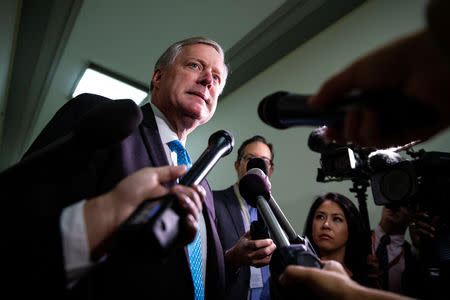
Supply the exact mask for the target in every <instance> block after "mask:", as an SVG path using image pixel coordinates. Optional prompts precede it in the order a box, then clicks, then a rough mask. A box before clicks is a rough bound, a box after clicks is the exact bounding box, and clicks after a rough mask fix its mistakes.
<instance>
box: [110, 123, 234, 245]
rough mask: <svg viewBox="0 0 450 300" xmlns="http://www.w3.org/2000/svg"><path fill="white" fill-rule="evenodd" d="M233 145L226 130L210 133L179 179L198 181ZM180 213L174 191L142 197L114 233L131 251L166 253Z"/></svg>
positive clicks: (183, 182) (174, 233) (176, 234)
mask: <svg viewBox="0 0 450 300" xmlns="http://www.w3.org/2000/svg"><path fill="white" fill-rule="evenodd" d="M233 147H234V137H233V135H232V134H231V133H230V132H229V131H226V130H219V131H217V132H215V133H213V134H212V135H211V136H210V138H209V140H208V146H207V148H206V149H205V150H204V152H203V153H202V154H201V155H200V157H199V158H198V159H197V161H196V162H195V163H194V164H193V165H192V167H191V168H190V169H189V171H188V172H187V173H186V174H185V175H184V176H183V177H182V178H181V179H180V182H179V183H180V184H182V185H185V186H191V185H192V184H199V183H200V182H201V181H202V180H203V179H204V178H205V177H206V175H207V174H208V173H209V171H210V170H211V169H212V167H214V165H215V164H216V163H217V161H218V160H219V159H220V158H221V157H224V156H226V155H228V154H230V153H231V151H232V150H233ZM180 214H182V213H181V209H180V208H179V207H178V199H177V196H176V195H174V194H167V195H165V196H163V197H161V198H159V199H148V200H145V201H144V202H142V203H141V204H140V205H139V206H138V207H137V208H136V210H135V211H134V212H133V213H132V214H131V215H130V216H129V217H128V219H127V220H125V222H124V223H123V224H122V225H121V227H120V229H119V234H118V237H119V240H120V244H122V245H125V246H126V247H127V248H128V250H131V251H135V250H136V251H137V250H139V249H141V250H142V249H148V248H152V249H153V250H154V251H157V252H158V253H166V252H167V251H168V250H169V249H171V248H172V246H173V245H174V243H175V240H176V239H177V237H178V235H179V220H180Z"/></svg>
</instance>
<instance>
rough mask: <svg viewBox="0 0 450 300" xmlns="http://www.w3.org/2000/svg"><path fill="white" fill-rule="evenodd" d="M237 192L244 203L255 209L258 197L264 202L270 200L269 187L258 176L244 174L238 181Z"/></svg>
mask: <svg viewBox="0 0 450 300" xmlns="http://www.w3.org/2000/svg"><path fill="white" fill-rule="evenodd" d="M239 192H240V193H241V195H242V197H244V199H245V201H247V203H248V204H250V205H251V206H253V207H256V202H257V201H256V200H257V198H258V196H263V197H264V198H265V199H266V200H269V199H270V187H269V185H268V184H267V181H266V180H265V179H264V178H263V177H262V176H260V175H258V174H252V173H249V174H246V175H245V176H243V177H242V178H241V180H240V181H239Z"/></svg>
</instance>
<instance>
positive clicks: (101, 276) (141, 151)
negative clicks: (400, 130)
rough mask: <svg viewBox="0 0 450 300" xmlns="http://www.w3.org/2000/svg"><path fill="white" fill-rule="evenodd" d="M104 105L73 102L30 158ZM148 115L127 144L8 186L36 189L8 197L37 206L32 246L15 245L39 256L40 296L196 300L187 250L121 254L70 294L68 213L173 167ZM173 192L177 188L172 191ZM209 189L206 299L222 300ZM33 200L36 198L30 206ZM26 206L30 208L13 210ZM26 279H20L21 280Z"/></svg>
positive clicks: (71, 157)
mask: <svg viewBox="0 0 450 300" xmlns="http://www.w3.org/2000/svg"><path fill="white" fill-rule="evenodd" d="M104 101H110V100H109V99H107V98H104V97H100V96H97V95H92V94H83V95H80V96H78V97H76V98H74V99H72V100H70V101H69V102H67V103H66V104H65V105H64V106H63V107H62V108H61V109H60V110H59V111H58V112H57V113H56V114H55V116H54V117H53V118H52V120H51V121H50V122H49V124H48V125H47V126H46V127H45V128H44V130H43V131H42V132H41V134H40V135H39V136H38V138H37V139H36V140H35V142H34V143H33V144H32V146H31V147H30V148H29V150H28V151H27V153H26V155H25V157H27V156H29V155H30V154H32V153H33V152H35V151H38V150H40V149H42V148H43V147H44V146H47V145H48V144H51V143H52V142H54V141H55V140H58V139H60V138H61V137H63V136H65V135H66V134H67V133H69V132H70V131H71V130H72V129H73V127H74V124H76V122H77V120H78V119H79V118H80V117H81V116H82V115H83V114H84V113H85V112H86V111H88V110H89V109H91V108H92V107H94V106H95V105H97V104H99V103H102V102H104ZM141 109H142V113H143V121H142V123H141V124H140V125H139V127H138V128H137V129H136V130H134V131H133V132H132V133H131V134H130V135H129V136H128V137H126V138H125V139H123V140H122V141H120V142H116V143H113V144H111V145H109V146H107V147H105V148H102V149H96V150H95V151H87V152H90V153H88V154H83V155H81V154H80V156H82V159H79V158H77V157H78V156H79V155H78V154H79V153H78V152H80V151H79V149H77V150H76V151H75V150H74V152H76V153H70V150H68V151H66V152H67V153H64V155H62V157H58V158H57V159H55V160H54V161H53V160H51V159H50V163H49V164H46V166H44V167H43V166H40V167H36V166H33V168H31V169H30V170H28V171H27V172H21V175H20V176H16V177H15V178H13V179H10V180H9V183H11V184H12V183H17V182H18V180H17V179H18V178H20V179H22V180H25V181H26V180H27V179H26V178H29V180H30V182H31V188H30V189H29V190H28V191H24V192H23V194H19V195H17V194H16V195H14V196H13V195H12V193H9V194H8V193H7V195H8V196H9V197H15V198H19V199H21V201H27V203H31V204H29V206H30V207H31V208H28V210H29V211H33V213H34V214H35V215H36V217H35V219H36V220H35V222H33V223H34V226H33V229H31V230H30V233H31V234H30V235H28V234H27V235H26V238H25V239H24V238H23V236H22V237H19V238H16V240H15V241H16V242H20V243H21V244H22V245H26V244H27V242H28V243H29V245H30V246H31V247H32V250H31V251H30V249H28V251H27V253H30V252H31V256H33V258H31V259H30V261H27V264H28V263H31V265H28V268H27V270H30V272H31V276H30V277H31V278H34V280H35V283H36V284H35V286H36V288H37V290H36V291H35V292H36V293H37V294H39V292H42V293H45V296H49V295H52V294H53V295H55V296H58V295H59V296H61V295H66V296H68V297H69V298H82V299H89V298H92V299H103V298H118V297H127V298H129V297H131V298H134V297H144V298H146V299H160V298H161V299H162V298H169V299H176V298H178V299H189V298H192V299H193V291H194V288H193V283H192V278H191V275H190V269H189V262H188V257H187V250H186V247H184V248H176V249H173V251H171V252H170V253H169V254H167V256H161V255H155V254H154V253H148V255H145V256H141V255H137V254H136V255H127V256H126V257H125V256H123V255H121V254H122V253H123V252H121V251H117V252H114V251H113V252H112V253H109V254H108V255H107V257H106V259H105V260H104V261H103V262H102V263H100V264H98V265H97V266H96V267H95V269H94V270H92V271H91V272H90V273H89V274H88V275H87V276H85V277H84V278H83V279H82V280H80V281H79V282H78V284H77V285H76V286H75V287H74V288H73V289H72V290H71V291H70V292H69V293H66V291H65V284H66V281H65V275H64V265H63V262H64V260H63V252H62V245H61V234H60V232H59V218H60V215H61V212H62V210H63V209H64V208H65V207H67V206H68V205H70V204H72V203H75V202H77V201H79V200H81V199H88V198H90V197H93V196H96V195H99V194H102V193H104V192H106V191H108V190H110V189H111V188H112V187H114V186H115V185H116V184H117V183H118V182H119V181H120V180H121V179H123V178H124V177H126V176H127V175H129V174H131V173H133V172H135V171H137V170H139V169H141V168H143V167H147V166H164V165H167V164H168V161H167V158H166V155H165V152H164V148H163V145H162V142H161V138H160V136H159V133H158V130H157V125H156V122H155V118H154V114H153V111H152V109H151V106H150V105H149V104H147V105H144V106H143V107H142V108H141ZM51 145H52V144H51ZM51 145H50V146H51ZM47 147H48V146H47ZM22 173H25V174H28V175H23V174H22ZM29 174H31V175H29ZM8 178H12V177H11V176H10V177H8ZM32 179H34V181H33V180H32ZM171 185H173V183H171V184H169V185H168V186H171ZM202 185H203V187H205V189H206V191H207V196H206V199H205V202H204V205H203V216H204V218H205V222H206V228H207V238H208V243H207V245H208V246H207V253H208V255H207V264H206V278H205V279H206V285H205V294H206V298H209V299H220V298H222V297H223V292H224V289H225V279H224V276H225V275H224V273H225V270H224V261H223V250H222V247H221V244H220V240H219V237H218V234H217V229H216V224H215V218H216V216H215V212H214V204H213V198H212V193H211V190H210V187H209V185H208V183H207V182H206V181H203V182H202ZM9 190H17V189H15V188H14V189H13V188H11V189H9ZM22 190H24V189H22ZM32 195H34V197H33V199H29V198H30V197H32ZM27 207H28V204H27V205H18V207H14V208H16V209H23V208H27ZM36 212H38V213H37V214H36ZM31 215H32V214H31V213H30V216H31ZM33 239H36V240H37V243H33ZM30 240H31V241H30ZM116 248H117V247H116ZM118 248H120V247H118ZM25 265H26V264H25V263H24V266H25ZM19 273H20V272H19ZM20 275H21V274H17V276H18V277H19V276H20ZM28 275H30V274H28Z"/></svg>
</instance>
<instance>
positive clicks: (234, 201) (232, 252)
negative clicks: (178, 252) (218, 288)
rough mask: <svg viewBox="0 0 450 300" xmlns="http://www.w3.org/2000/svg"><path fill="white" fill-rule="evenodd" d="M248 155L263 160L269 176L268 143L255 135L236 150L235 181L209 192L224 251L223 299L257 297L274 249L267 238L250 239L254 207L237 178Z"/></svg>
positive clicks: (267, 275) (243, 172)
mask: <svg viewBox="0 0 450 300" xmlns="http://www.w3.org/2000/svg"><path fill="white" fill-rule="evenodd" d="M252 158H261V159H263V160H264V161H265V162H266V164H267V175H268V176H269V177H270V176H271V175H272V172H273V151H272V144H270V143H267V141H266V139H265V138H264V137H262V136H259V135H256V136H254V137H252V138H250V139H248V140H246V141H244V143H242V145H241V146H240V148H239V149H238V157H237V160H236V161H235V162H234V167H235V169H236V172H237V175H238V181H237V182H236V183H235V184H233V185H232V186H230V187H229V188H227V189H225V190H222V191H213V195H214V206H215V210H216V217H217V225H218V226H217V230H218V234H219V237H220V240H221V242H222V247H223V249H224V251H225V253H224V256H225V265H226V266H225V269H226V295H225V298H226V299H252V300H253V299H259V298H260V296H261V292H262V290H263V287H264V285H268V284H269V282H268V278H269V266H268V264H269V262H270V259H271V257H272V253H273V251H274V250H275V249H276V246H275V244H274V243H273V241H272V240H271V239H269V238H267V239H252V236H251V234H250V225H251V223H252V221H255V220H257V218H258V216H257V210H256V208H253V207H251V206H250V205H248V203H247V202H246V201H245V199H244V198H242V196H241V195H240V193H239V188H238V183H239V180H241V178H242V177H243V176H244V175H245V174H246V173H247V163H248V162H249V160H250V159H252ZM266 288H267V287H266ZM265 292H266V291H265Z"/></svg>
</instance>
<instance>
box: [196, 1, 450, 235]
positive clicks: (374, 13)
mask: <svg viewBox="0 0 450 300" xmlns="http://www.w3.org/2000/svg"><path fill="white" fill-rule="evenodd" d="M424 5H425V2H424V1H422V0H396V1H391V0H372V1H368V2H367V3H365V4H364V5H362V6H360V7H359V8H357V9H356V10H355V11H353V12H352V13H350V14H349V15H347V16H345V17H344V18H342V19H341V20H339V21H338V22H337V23H336V24H334V25H333V26H331V27H329V28H328V29H326V30H325V31H323V32H322V33H321V34H319V35H318V36H316V37H315V38H313V39H312V40H310V41H308V42H307V43H306V44H304V45H302V46H301V47H299V48H297V49H296V50H295V51H293V52H292V53H290V54H289V55H287V56H286V57H284V58H283V59H281V60H280V61H278V62H277V63H275V64H274V65H273V66H271V67H270V68H269V69H267V70H266V71H264V72H263V73H261V74H259V75H258V76H256V77H255V78H254V79H252V80H251V81H249V82H248V83H246V84H245V85H244V86H243V87H241V88H240V89H238V90H236V91H235V92H234V93H232V94H230V95H229V96H227V97H226V98H224V99H222V100H221V101H220V102H219V105H218V109H217V112H216V114H215V116H214V117H213V119H212V120H211V121H210V122H209V123H208V124H206V125H204V126H202V127H200V128H199V129H197V131H196V132H194V133H193V134H192V135H191V136H190V137H189V139H188V145H187V146H188V149H190V152H191V157H192V158H193V160H195V159H196V158H197V157H198V156H199V155H200V154H201V152H202V151H203V150H204V149H205V147H206V143H207V138H208V137H209V135H210V134H212V133H213V132H215V131H217V130H220V129H226V130H229V131H230V132H231V133H232V134H233V136H234V137H235V148H234V150H233V152H232V153H231V154H230V155H229V156H227V157H225V158H223V159H221V160H220V161H219V162H218V164H217V165H216V167H215V168H214V169H212V171H211V172H210V174H209V175H208V177H207V178H208V180H209V182H210V184H211V187H212V189H224V188H227V187H228V186H230V185H231V184H233V183H234V182H235V181H236V172H235V170H234V167H233V162H234V161H235V159H236V156H237V149H238V147H239V146H240V145H241V143H242V142H243V141H244V140H245V139H247V138H249V137H251V136H253V135H255V134H261V135H263V136H265V137H266V138H267V139H268V141H270V142H272V143H273V144H274V147H275V171H274V174H273V176H272V180H271V182H272V192H273V194H274V197H275V198H276V199H277V202H278V204H279V205H280V207H281V209H282V210H283V212H284V213H285V215H286V217H287V218H288V219H289V220H290V222H291V223H292V225H293V227H294V228H295V230H296V231H297V233H299V234H301V233H302V231H303V224H304V221H305V218H306V214H307V212H308V209H309V207H310V205H311V202H312V200H313V198H314V196H316V195H318V194H322V193H324V192H327V191H336V192H340V193H343V194H345V195H347V196H349V197H350V198H351V199H355V197H354V195H353V194H352V193H350V192H349V188H350V187H351V182H350V181H345V182H341V183H317V182H316V174H317V168H318V167H319V158H320V155H319V154H318V153H315V152H312V151H310V150H309V149H308V147H307V140H308V136H309V133H310V132H311V130H312V129H313V128H310V127H304V128H299V127H297V128H291V129H287V130H276V129H273V128H271V127H269V126H267V125H265V124H263V123H262V122H261V121H260V119H259V117H258V115H257V107H258V104H259V102H260V101H261V99H262V98H263V97H264V96H266V95H268V94H271V93H273V92H275V91H278V90H287V91H292V92H296V93H303V94H311V93H314V92H315V91H317V89H318V88H319V86H320V85H321V84H322V82H323V81H324V80H325V79H326V78H328V77H329V76H330V75H332V74H333V73H335V72H336V71H338V70H340V69H341V68H343V67H345V66H346V65H347V64H348V63H349V62H351V61H353V60H354V59H355V58H357V57H358V56H360V55H362V54H364V53H366V52H367V51H369V50H371V49H373V48H374V47H377V46H379V45H381V44H383V43H386V42H388V41H390V40H391V39H393V38H395V37H397V36H399V35H401V34H404V33H407V32H411V31H414V30H416V29H418V28H421V27H423V24H424V17H423V8H424ZM232 67H233V66H231V68H232ZM231 76H232V75H231ZM422 146H424V147H425V149H427V150H434V151H444V152H448V151H449V150H450V131H447V132H445V133H444V134H442V135H440V136H438V137H436V138H434V139H433V140H431V141H430V142H428V143H426V144H424V145H422ZM420 148H421V147H420ZM420 148H417V150H418V149H420ZM368 194H369V198H368V200H367V204H368V208H369V218H370V220H371V224H372V227H373V226H374V225H375V224H376V223H377V222H378V220H379V217H380V207H376V206H375V205H374V203H373V198H372V195H371V191H370V188H369V190H368ZM355 201H356V200H355Z"/></svg>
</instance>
